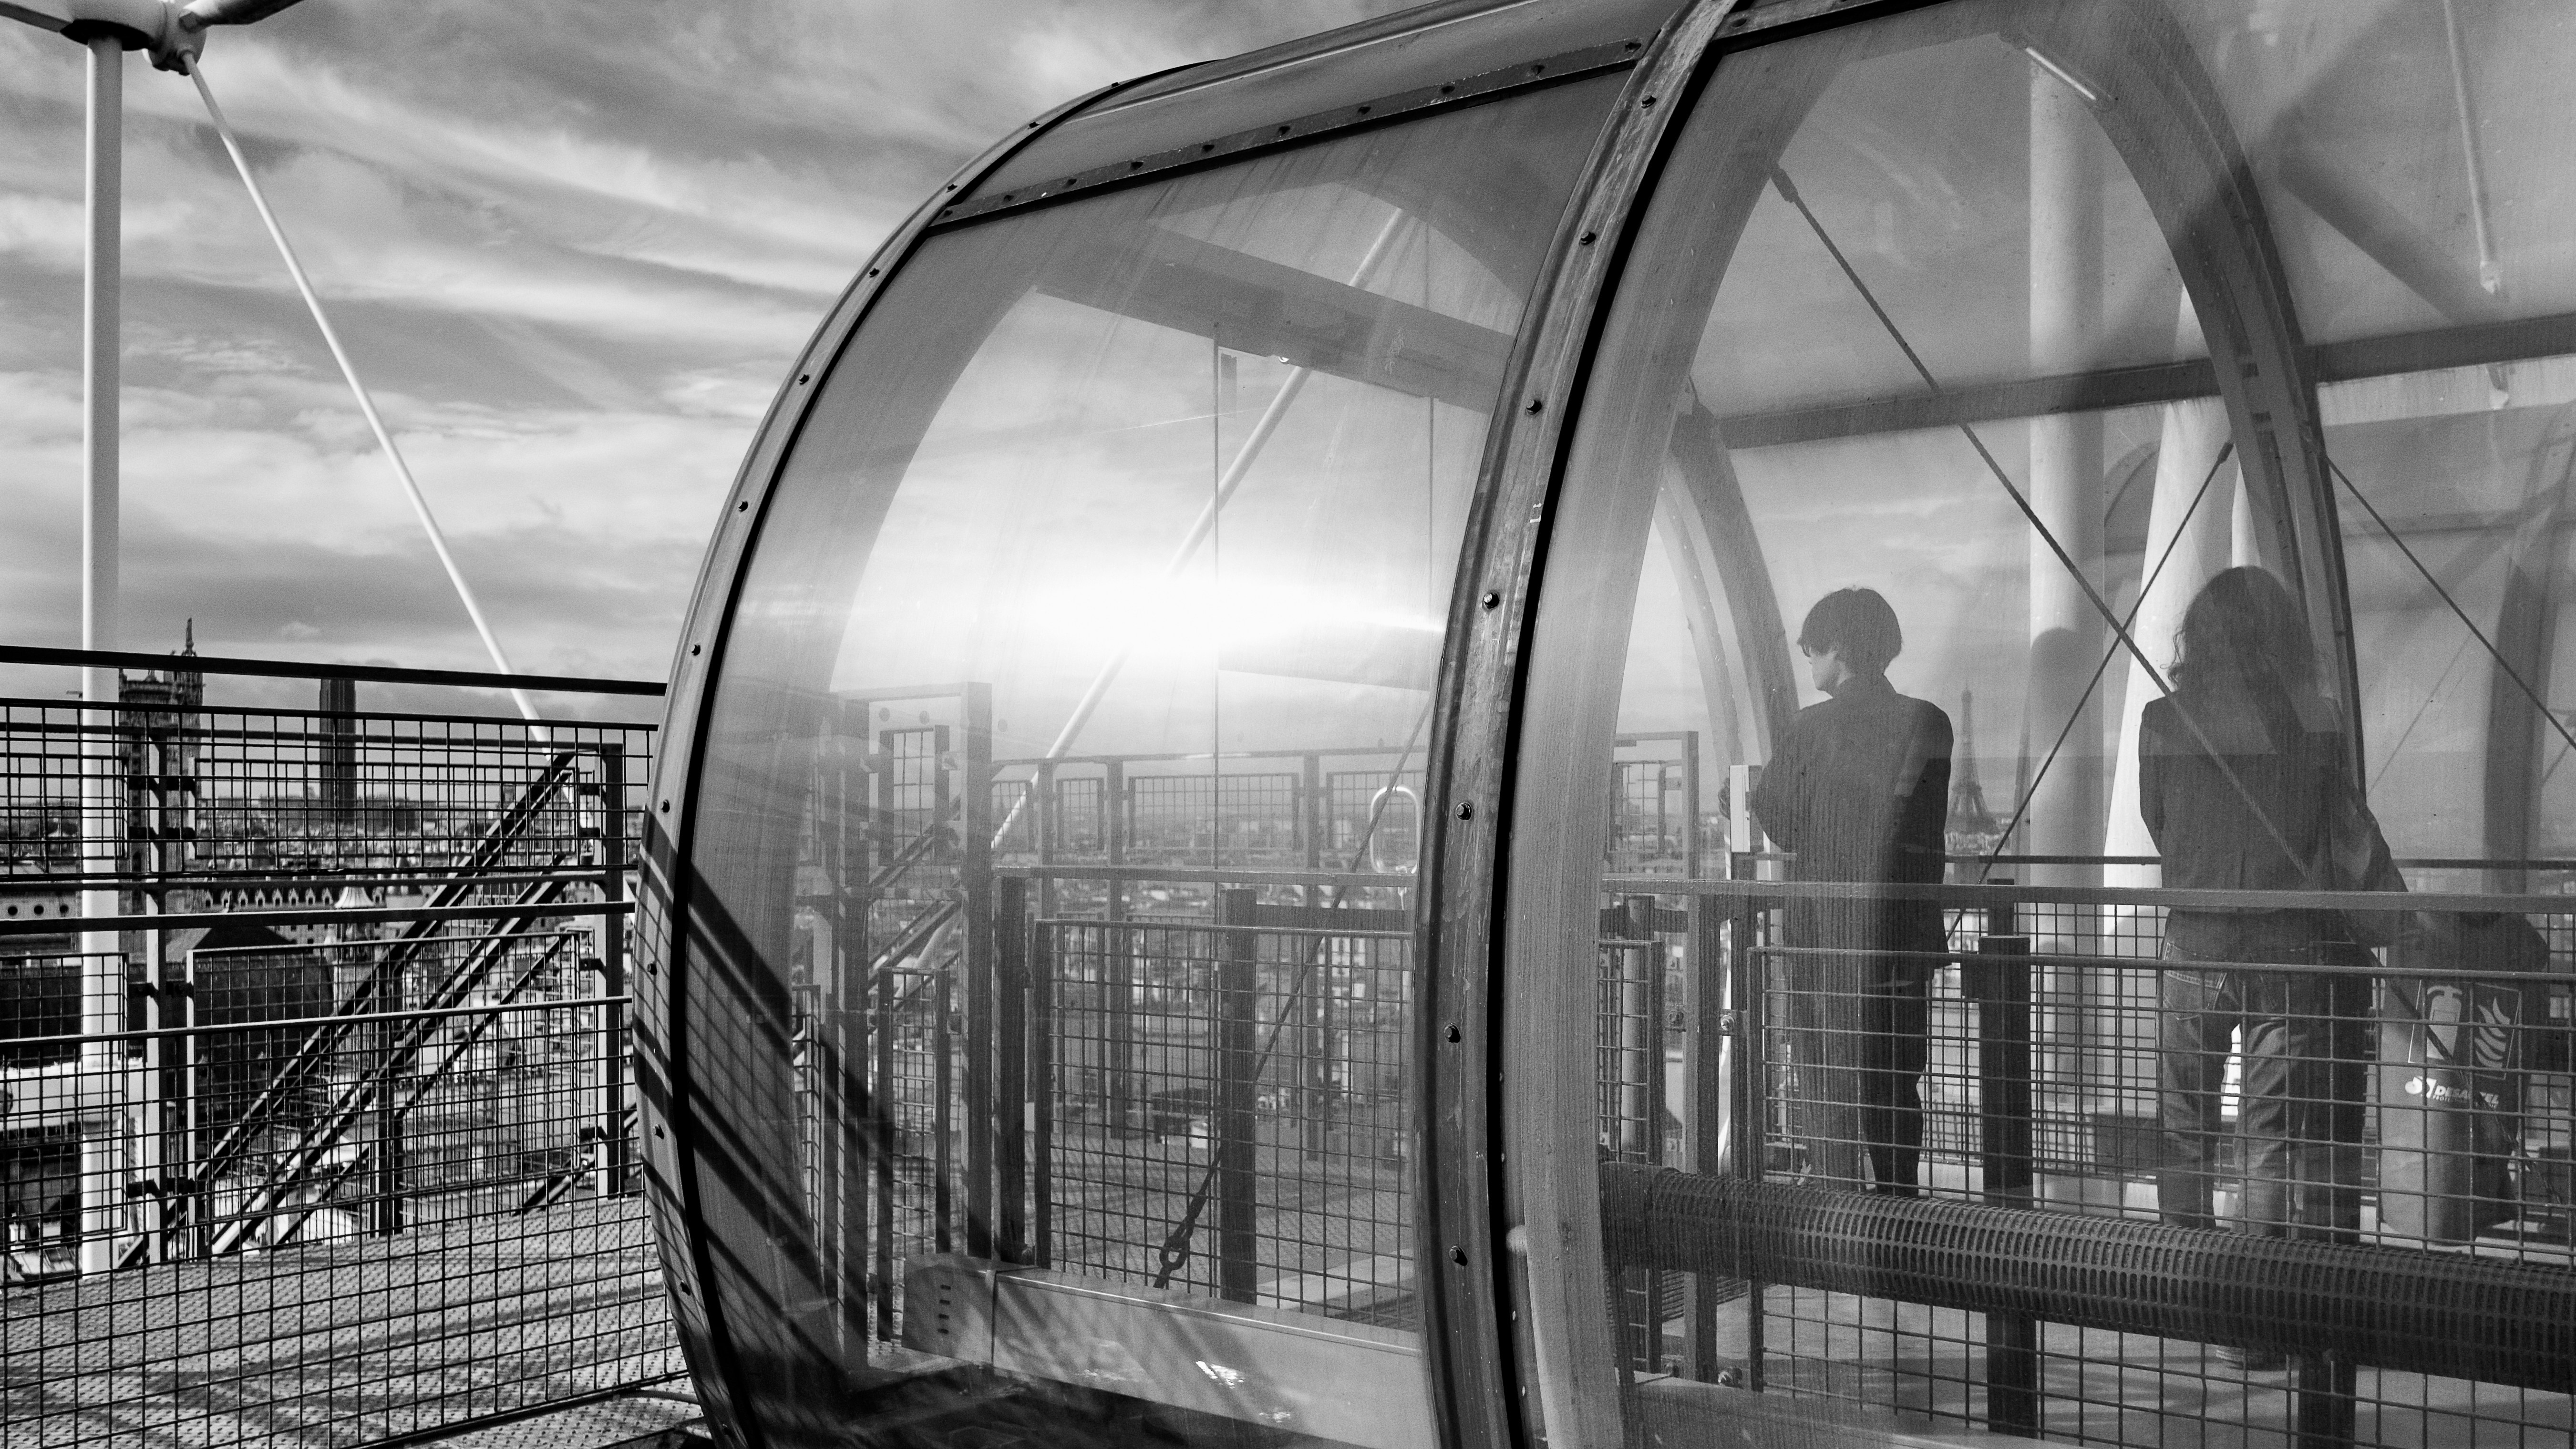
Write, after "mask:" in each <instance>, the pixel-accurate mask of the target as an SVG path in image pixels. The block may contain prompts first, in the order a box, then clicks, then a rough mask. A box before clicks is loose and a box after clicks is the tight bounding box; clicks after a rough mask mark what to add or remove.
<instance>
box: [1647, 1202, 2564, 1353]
mask: <svg viewBox="0 0 2576 1449" xmlns="http://www.w3.org/2000/svg"><path fill="white" fill-rule="evenodd" d="M1600 1181H1601V1216H1602V1229H1603V1237H1604V1238H1605V1239H1606V1242H1605V1247H1606V1248H1607V1250H1608V1255H1609V1257H1610V1259H1611V1261H1613V1262H1614V1263H1629V1264H1635V1265H1638V1266H1651V1267H1660V1268H1668V1269H1675V1270H1678V1271H1682V1272H1692V1273H1712V1274H1716V1275H1719V1276H1722V1277H1731V1278H1742V1277H1752V1278H1758V1279H1761V1280H1762V1281H1765V1282H1770V1283H1779V1284H1784V1285H1791V1286H1796V1287H1802V1288H1821V1289H1824V1290H1826V1291H1829V1292H1838V1293H1853V1294H1858V1295H1861V1296H1864V1297H1872V1298H1889V1299H1894V1300H1896V1301H1898V1302H1904V1303H1923V1304H1929V1305H1931V1306H1933V1307H1936V1308H1955V1309H1964V1310H1966V1311H1969V1312H1972V1313H1999V1314H2000V1313H2011V1314H2023V1315H2027V1316H2029V1317H2032V1318H2038V1319H2043V1320H2045V1321H2048V1322H2051V1323H2066V1324H2073V1325H2076V1326H2079V1327H2085V1328H2101V1329H2109V1330H2111V1331H2113V1332H2118V1333H2137V1334H2148V1335H2154V1336H2157V1337H2163V1338H2173V1339H2182V1340H2186V1341H2192V1342H2201V1343H2232V1344H2239V1345H2242V1346H2244V1347H2248V1348H2277V1349H2281V1350H2284V1351H2286V1352H2289V1353H2292V1354H2302V1355H2331V1356H2333V1357H2335V1358H2338V1359H2341V1360H2344V1361H2346V1362H2351V1363H2367V1364H2375V1365H2378V1366H2379V1367H2381V1368H2384V1369H2393V1370H2396V1371H2398V1372H2402V1373H2421V1374H2429V1375H2434V1376H2437V1377H2444V1378H2462V1379H2471V1380H2475V1381H2477V1382H2481V1383H2493V1384H2516V1385H2520V1386H2522V1387H2525V1388H2531V1389H2540V1390H2543V1391H2546V1392H2552V1393H2562V1394H2563V1393H2567V1392H2570V1391H2576V1270H2570V1269H2568V1268H2564V1267H2560V1266H2557V1265H2555V1264H2544V1263H2527V1262H2511V1261H2504V1260H2499V1259H2494V1258H2482V1257H2476V1256H2472V1255H2467V1254H2458V1253H2437V1252H2432V1251H2429V1250H2424V1249H2414V1248H2389V1247H2381V1246H2377V1245H2373V1244H2359V1243H2335V1242H2322V1241H2309V1240H2294V1239H2289V1238H2263V1237H2256V1236H2253V1235H2251V1234H2247V1233H2236V1232H2229V1231H2225V1230H2220V1229H2209V1228H2176V1227H2166V1226H2164V1225H2162V1224H2160V1223H2144V1222H2133V1221H2130V1220H2127V1219H2123V1218H2104V1217H2094V1216H2090V1215H2086V1214H2077V1213H2053V1212H2040V1211H2033V1210H2031V1209H2028V1208H2008V1207H1989V1206H1986V1205H1984V1204H1981V1203H1964V1202H1955V1201H1945V1200H1941V1199H1934V1198H1895V1197H1887V1196H1882V1195H1878V1194H1872V1193H1855V1192H1846V1191H1837V1190H1834V1189H1830V1188H1817V1187H1800V1186H1793V1185H1790V1184H1787V1183H1774V1182H1750V1181H1745V1180H1742V1179H1737V1178H1723V1177H1715V1176H1708V1175H1703V1174H1697V1173H1687V1172H1682V1171H1679V1170H1677V1169H1674V1168H1669V1167H1648V1166H1644V1165H1640V1164H1630V1163H1617V1162H1609V1163H1603V1164H1602V1165H1601V1179H1600Z"/></svg>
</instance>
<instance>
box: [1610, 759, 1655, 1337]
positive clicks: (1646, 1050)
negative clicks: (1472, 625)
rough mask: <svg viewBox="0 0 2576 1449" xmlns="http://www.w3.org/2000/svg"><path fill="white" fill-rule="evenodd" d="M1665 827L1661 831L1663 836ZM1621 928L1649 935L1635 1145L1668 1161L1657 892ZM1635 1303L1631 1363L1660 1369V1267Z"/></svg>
mask: <svg viewBox="0 0 2576 1449" xmlns="http://www.w3.org/2000/svg"><path fill="white" fill-rule="evenodd" d="M1656 774H1657V779H1656V784H1655V798H1656V802H1657V804H1658V807H1660V805H1661V803H1662V800H1663V782H1662V778H1661V776H1662V771H1661V770H1660V769H1659V770H1658V771H1657V772H1656ZM1660 833H1661V832H1660V828H1659V829H1658V834H1659V835H1660ZM1619 907H1620V923H1621V924H1620V934H1621V935H1624V936H1626V937H1627V938H1628V939H1629V940H1631V941H1638V942H1643V943H1644V944H1642V945H1637V946H1631V947H1629V948H1628V949H1626V950H1625V951H1623V952H1621V953H1620V954H1621V956H1622V957H1623V958H1624V959H1625V963H1626V964H1625V969H1623V970H1622V971H1621V972H1620V977H1621V979H1620V983H1619V996H1620V1002H1619V1008H1620V1010H1619V1015H1620V1029H1619V1035H1620V1043H1619V1045H1620V1048H1621V1050H1620V1055H1621V1056H1622V1057H1624V1058H1626V1059H1627V1060H1628V1061H1629V1063H1630V1064H1631V1065H1630V1066H1629V1067H1628V1071H1627V1074H1628V1083H1627V1091H1626V1095H1627V1096H1628V1098H1629V1102H1628V1106H1627V1110H1625V1111H1623V1112H1622V1113H1621V1115H1622V1116H1624V1117H1627V1118H1628V1119H1629V1121H1630V1123H1631V1124H1632V1128H1633V1130H1634V1131H1635V1133H1636V1140H1635V1144H1634V1150H1635V1152H1636V1154H1637V1160H1639V1161H1643V1162H1661V1161H1663V1160H1664V1011H1663V1001H1664V990H1663V987H1664V980H1663V978H1664V963H1663V954H1664V953H1663V944H1662V941H1661V939H1660V938H1659V937H1658V936H1657V935H1656V934H1655V898H1654V897H1653V896H1628V897H1626V898H1624V899H1622V900H1621V901H1620V903H1619ZM1626 1287H1627V1290H1628V1292H1627V1294H1626V1295H1625V1296H1627V1298H1628V1299H1629V1302H1630V1305H1631V1308H1630V1313H1629V1323H1630V1326H1631V1330H1632V1333H1633V1335H1634V1341H1633V1342H1632V1343H1631V1344H1630V1347H1629V1362H1630V1364H1631V1365H1632V1366H1633V1367H1634V1368H1635V1370H1636V1372H1638V1373H1649V1374H1650V1373H1655V1372H1658V1371H1660V1370H1661V1369H1662V1368H1663V1347H1664V1343H1663V1340H1664V1325H1663V1304H1662V1298H1663V1292H1662V1289H1663V1275H1662V1274H1661V1273H1659V1272H1657V1271H1656V1270H1654V1269H1652V1268H1637V1269H1631V1270H1630V1272H1629V1281H1628V1283H1627V1284H1626Z"/></svg>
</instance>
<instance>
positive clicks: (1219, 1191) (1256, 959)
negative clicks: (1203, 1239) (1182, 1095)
mask: <svg viewBox="0 0 2576 1449" xmlns="http://www.w3.org/2000/svg"><path fill="white" fill-rule="evenodd" d="M1258 898H1259V897H1258V895H1257V893H1255V892H1253V891H1249V890H1228V891H1221V892H1219V893H1218V896H1217V920H1218V924H1219V925H1220V926H1221V927H1222V928H1223V929H1221V930H1220V931H1219V932H1218V939H1219V941H1220V945H1219V947H1218V953H1217V984H1216V1038H1217V1040H1216V1074H1217V1081H1216V1102H1215V1108H1216V1122H1215V1123H1214V1124H1213V1125H1214V1126H1215V1128H1216V1155H1217V1160H1216V1164H1215V1166H1216V1213H1217V1217H1216V1254H1217V1294H1218V1296H1219V1297H1222V1298H1226V1299H1229V1300H1231V1301H1233V1302H1236V1303H1250V1302H1252V1301H1253V1299H1254V1298H1255V1297H1256V1296H1257V1295H1258V1293H1259V1291H1260V1277H1261V1256H1260V1243H1259V1240H1258V1238H1257V1237H1256V1235H1255V1225H1256V1209H1257V1206H1258V1204H1257V1200H1256V1198H1255V1193H1256V1191H1257V1190H1258V1189H1257V1184H1256V1172H1257V1164H1258V1160H1259V1139H1258V1137H1257V1136H1256V1135H1255V1134H1256V1133H1257V1132H1258V1130H1259V1128H1258V1124H1257V1123H1256V1122H1255V1121H1254V1118H1253V1097H1254V1094H1255V1093H1256V1092H1257V1091H1258V1090H1259V1086H1260V1084H1259V1083H1258V1082H1256V1081H1255V1080H1254V1077H1255V1075H1256V1074H1257V1073H1258V1072H1259V1070H1260V1068H1259V1056H1258V1054H1257V1053H1256V1052H1255V1051H1254V1048H1253V1036H1254V1021H1255V1018H1256V1010H1257V1006H1258V1000H1259V996H1260V989H1261V966H1260V936H1259V934H1258V933H1257V932H1256V931H1255V930H1254V929H1253V917H1254V914H1255V911H1256V907H1255V904H1254V903H1255V901H1256V900H1258Z"/></svg>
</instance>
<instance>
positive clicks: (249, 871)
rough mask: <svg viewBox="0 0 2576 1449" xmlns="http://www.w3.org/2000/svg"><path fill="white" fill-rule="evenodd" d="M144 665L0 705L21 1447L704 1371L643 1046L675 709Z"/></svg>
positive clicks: (0, 1169)
mask: <svg viewBox="0 0 2576 1449" xmlns="http://www.w3.org/2000/svg"><path fill="white" fill-rule="evenodd" d="M20 652H23V651H20ZM47 662H63V661H47ZM71 662H78V661H71ZM118 662H123V661H118ZM154 662H155V663H156V664H157V665H158V666H159V668H158V669H156V670H155V671H154V672H153V673H152V674H150V675H148V676H147V677H145V678H144V679H141V680H129V681H128V683H127V688H126V690H125V698H124V699H123V700H122V701H121V702H120V703H119V704H118V705H115V706H103V705H97V704H80V705H66V704H56V703H52V702H49V701H32V700H14V701H0V759H5V762H6V769H5V771H0V788H5V790H6V796H5V803H4V804H0V847H5V849H6V852H7V866H6V870H5V873H0V1304H5V1310H4V1311H5V1317H6V1324H5V1327H0V1420H5V1421H6V1422H7V1424H8V1425H9V1431H8V1435H7V1437H8V1439H9V1442H10V1443H11V1444H13V1445H15V1444H19V1443H26V1444H29V1445H46V1446H52V1445H64V1446H75V1445H111V1444H113V1445H123V1444H128V1443H137V1442H185V1443H190V1444H205V1445H220V1444H227V1443H245V1444H249V1443H267V1442H272V1441H273V1440H276V1439H278V1438H281V1437H285V1436H289V1435H292V1436H294V1437H297V1438H298V1439H299V1440H300V1441H304V1442H315V1443H331V1444H350V1445H356V1444H389V1443H401V1442H408V1441H412V1440H417V1439H426V1438H430V1437H438V1436H444V1435H447V1434H451V1433H455V1432H458V1431H460V1430H462V1429H466V1428H470V1427H474V1426H476V1425H480V1424H489V1423H493V1422H497V1421H501V1420H506V1419H511V1418H517V1417H524V1416H526V1415H528V1414H531V1413H536V1412H543V1411H546V1410H548V1409H551V1408H554V1407H557V1406H562V1405H567V1404H571V1403H576V1402H580V1401H583V1400H586V1399H593V1398H599V1397H604V1396H609V1395H614V1394H618V1393H623V1392H628V1391H632V1390H633V1389H635V1388H637V1387H639V1386H642V1385H646V1384H654V1383H661V1382H664V1381H667V1380H670V1379H673V1378H675V1377H677V1376H679V1375H680V1374H681V1373H682V1371H683V1370H682V1365H681V1362H680V1358H679V1353H678V1349H677V1346H676V1342H675V1340H674V1339H673V1336H672V1334H671V1330H670V1327H669V1324H668V1321H667V1316H666V1315H667V1309H666V1305H665V1303H664V1301H663V1296H662V1286H661V1271H660V1264H659V1258H658V1253H657V1250H656V1248H655V1244H654V1241H653V1237H652V1231H651V1227H650V1224H649V1222H648V1221H647V1218H646V1215H645V1212H644V1208H643V1203H642V1201H641V1199H640V1197H639V1196H638V1195H637V1187H638V1183H637V1180H636V1176H637V1175H636V1172H635V1170H634V1167H633V1163H634V1160H635V1158H634V1146H633V1142H632V1135H633V1113H632V1107H631V1105H630V1091H629V1083H628V1069H627V1055H628V1042H627V1025H626V1014H627V1011H628V1008H629V998H628V996H627V994H626V988H625V980H624V971H625V960H626V955H627V950H628V939H627V937H628V913H629V910H630V904H629V897H630V894H631V891H630V886H629V880H630V873H631V871H632V868H633V866H634V864H635V846H634V842H635V841H636V839H637V831H636V829H635V819H636V810H637V806H636V801H637V800H638V799H639V798H640V796H641V794H642V789H643V782H644V780H645V778H646V772H647V771H648V770H649V767H650V757H651V744H652V730H651V729H650V728H649V727H646V726H642V725H633V724H617V723H605V724H603V723H598V722H585V721H578V720H565V721H549V722H544V723H526V722H522V721H519V720H516V719H505V718H494V717H486V716H476V715H464V714H458V715H426V714H403V713H394V712H383V711H366V710H361V709H359V708H357V700H356V698H355V694H354V690H353V688H352V686H351V684H350V683H349V682H347V680H346V678H345V675H346V674H347V671H342V672H341V673H342V676H343V677H342V678H338V679H334V678H330V677H327V676H329V675H330V674H331V671H328V670H317V671H313V672H314V673H318V674H322V675H325V676H326V677H325V679H324V682H323V684H322V686H321V707H320V708H317V709H314V710H295V709H280V708H265V707H261V708H254V707H244V706H233V705H227V704H222V703H208V702H207V700H206V698H205V694H204V686H203V682H202V676H203V675H204V674H205V673H209V672H215V668H216V666H217V662H216V661H206V660H197V659H193V658H189V657H184V656H183V657H174V658H169V659H162V660H156V661H154ZM294 668H296V666H285V665H269V664H264V663H263V664H261V665H260V667H259V668H258V669H257V670H255V671H251V670H246V671H245V672H259V673H267V674H276V673H282V672H287V671H289V670H292V669H294ZM357 672H358V673H362V674H364V675H366V676H367V678H368V679H370V680H375V681H382V682H386V683H423V684H452V683H458V682H462V681H461V680H458V679H449V678H447V677H445V676H440V675H421V676H418V677H416V678H415V677H413V676H410V675H407V674H405V673H404V672H403V671H393V670H363V671H357ZM473 682H476V683H484V682H488V681H486V680H484V679H482V678H479V677H478V678H474V681H473ZM544 683H545V684H547V685H550V686H555V687H562V686H568V685H573V684H577V683H579V682H578V681H566V680H548V681H544ZM616 688H617V689H618V690H619V692H625V693H634V692H639V691H640V689H641V688H642V687H640V686H625V685H617V686H616ZM84 907H85V908H86V910H85V913H84V912H83V908H84ZM103 908H104V910H105V911H107V912H108V914H101V912H102V909H103Z"/></svg>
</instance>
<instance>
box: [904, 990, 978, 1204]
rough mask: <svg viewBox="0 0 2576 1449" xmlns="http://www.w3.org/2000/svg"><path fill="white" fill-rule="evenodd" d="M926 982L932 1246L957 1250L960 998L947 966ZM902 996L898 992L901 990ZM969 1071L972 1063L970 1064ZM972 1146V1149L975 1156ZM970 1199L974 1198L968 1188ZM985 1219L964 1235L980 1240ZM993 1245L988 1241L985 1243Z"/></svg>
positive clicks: (970, 1155)
mask: <svg viewBox="0 0 2576 1449" xmlns="http://www.w3.org/2000/svg"><path fill="white" fill-rule="evenodd" d="M924 984H925V985H926V986H927V987H928V988H929V991H930V1013H931V1021H930V1250H931V1251H932V1252H934V1253H949V1252H954V1251H956V1248H957V1243H956V1239H955V1236H954V1233H953V1231H952V1229H951V1226H950V1225H951V1224H953V1223H954V1222H955V1221H956V1219H957V1198H956V1190H955V1187H954V1184H955V1182H956V1179H957V1153H956V1149H955V1148H954V1147H953V1146H952V1145H951V1134H952V1133H953V1132H955V1130H956V1125H957V1124H956V1123H955V1122H954V1121H953V1120H952V1119H951V1117H950V1115H949V1106H948V1104H949V1102H950V1100H951V1099H952V1098H953V1097H954V1096H955V1094H956V1091H957V1083H956V1075H955V1074H956V1070H957V1067H956V1062H957V1039H956V1035H955V1033H954V1031H953V1030H952V1029H951V1028H950V1026H949V1023H950V1022H951V1021H953V1020H955V1019H956V1008H957V1003H956V1000H955V997H954V995H953V992H954V989H955V988H954V986H953V984H952V982H951V981H950V979H949V974H948V973H947V972H945V971H936V972H933V973H932V974H931V975H930V976H928V977H927V978H925V980H924ZM898 996H900V993H898ZM967 1070H968V1071H970V1072H971V1071H973V1070H974V1067H973V1066H972V1064H969V1066H968V1068H967ZM972 1156H973V1154H972V1151H971V1150H970V1151H969V1153H968V1157H969V1160H970V1161H971V1160H972ZM969 1201H970V1202H971V1201H972V1196H971V1194H970V1196H969ZM983 1225H984V1219H982V1218H980V1217H970V1218H969V1219H968V1220H967V1223H966V1240H967V1242H968V1243H969V1244H972V1243H973V1242H975V1241H976V1233H977V1231H978V1229H979V1228H981V1227H982V1226H983ZM987 1246H989V1241H988V1243H987Z"/></svg>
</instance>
